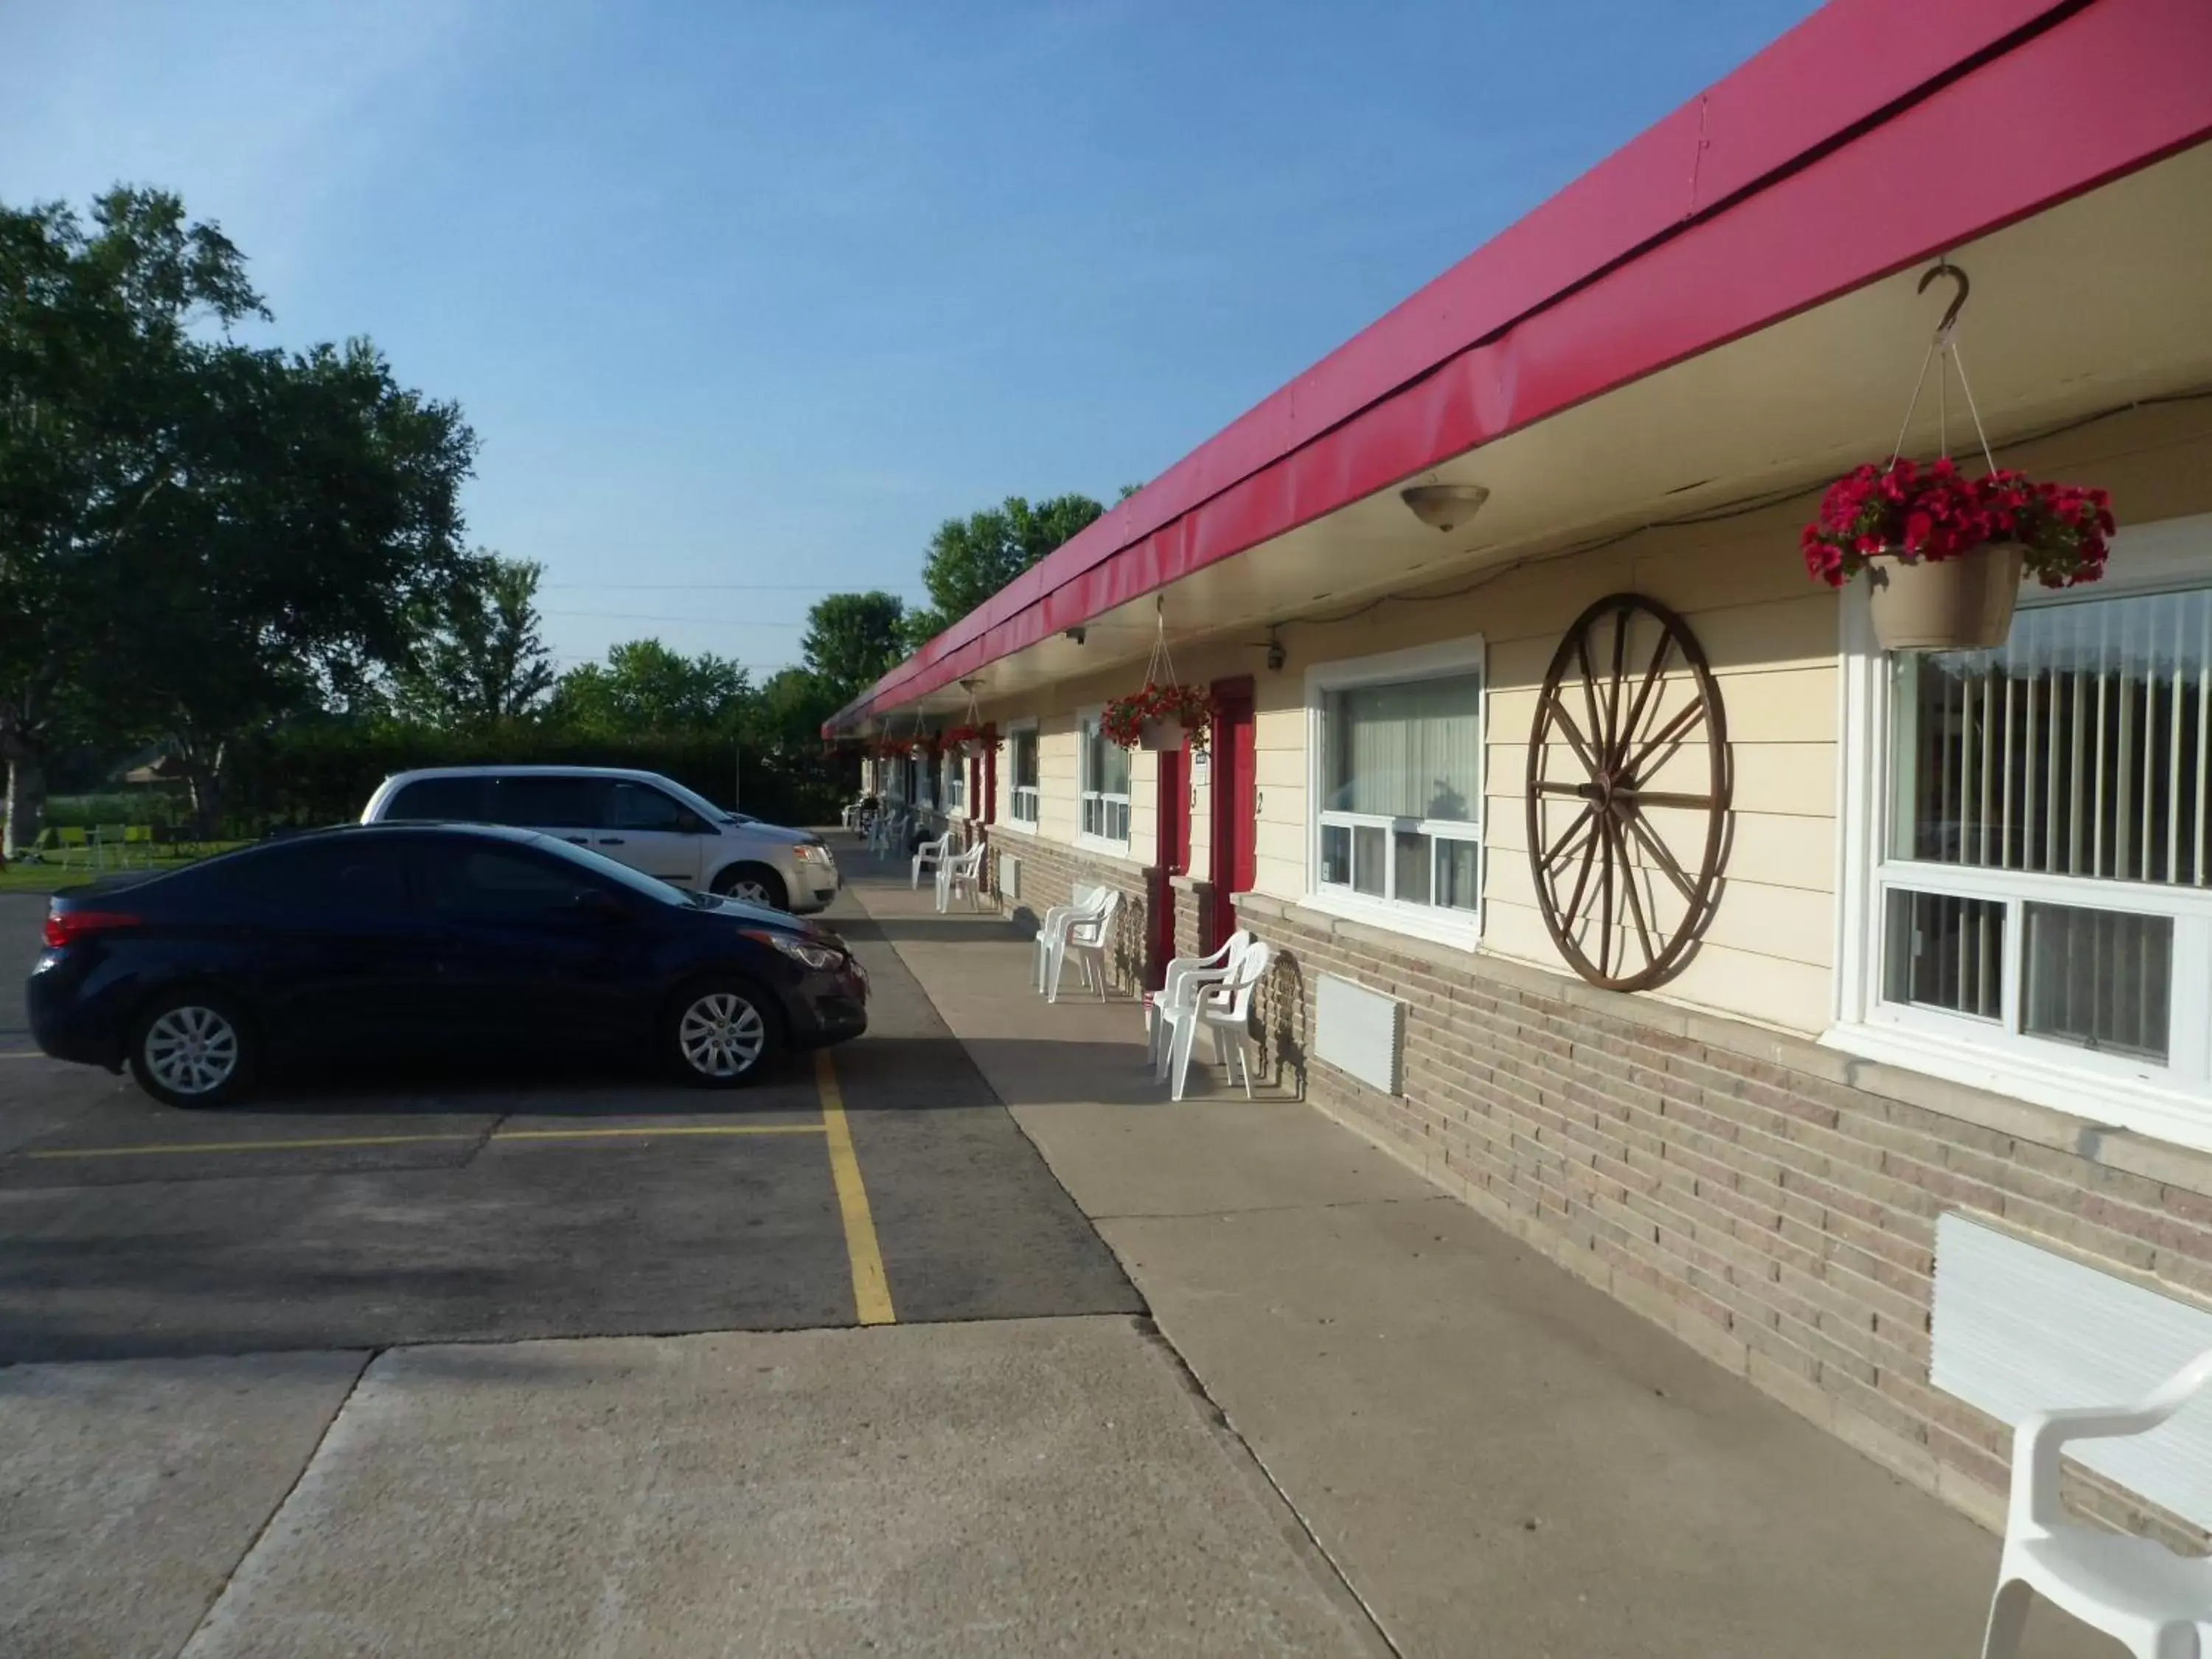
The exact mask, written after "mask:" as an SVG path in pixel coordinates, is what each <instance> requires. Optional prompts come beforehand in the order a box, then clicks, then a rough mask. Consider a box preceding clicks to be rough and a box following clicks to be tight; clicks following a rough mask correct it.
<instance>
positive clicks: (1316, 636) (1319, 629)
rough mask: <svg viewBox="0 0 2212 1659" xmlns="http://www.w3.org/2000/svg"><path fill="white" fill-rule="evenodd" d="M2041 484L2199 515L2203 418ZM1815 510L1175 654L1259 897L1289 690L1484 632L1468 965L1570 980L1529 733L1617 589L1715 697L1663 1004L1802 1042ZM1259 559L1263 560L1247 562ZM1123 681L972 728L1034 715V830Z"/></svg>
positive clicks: (1280, 835) (1288, 736)
mask: <svg viewBox="0 0 2212 1659" xmlns="http://www.w3.org/2000/svg"><path fill="white" fill-rule="evenodd" d="M2006 459H2007V461H2008V465H2019V466H2021V467H2024V468H2027V469H2028V470H2030V471H2034V472H2036V473H2038V474H2039V475H2043V476H2051V477H2063V478H2065V479H2067V480H2069V481H2070V482H2078V483H2101V484H2104V485H2106V487H2107V488H2109V489H2111V490H2112V494H2113V497H2114V501H2115V505H2116V507H2117V508H2118V513H2119V514H2120V517H2121V520H2122V522H2123V524H2129V523H2136V524H2142V523H2148V522H2152V521H2154V520H2158V519H2162V518H2169V517H2173V516H2177V515H2179V514H2183V513H2196V512H2203V511H2205V510H2207V509H2208V508H2212V410H2208V409H2207V408H2205V407H2204V406H2202V405H2197V404H2179V405H2172V406H2169V407H2166V408H2161V409H2154V410H2143V411H2140V412H2138V413H2136V414H2135V415H2131V416H2124V417H2121V418H2118V419H2115V420H2111V421H2106V422H2099V423H2097V424H2095V425H2093V426H2090V427H2087V428H2081V429H2080V430H2078V431H2075V432H2073V433H2069V434H2066V435H2062V436H2059V437H2057V438H2054V439H2052V440H2050V441H2045V442H2043V443H2040V444H2038V445H2033V446H2028V447H2023V448H2021V449H2017V450H2015V451H2014V452H2012V453H2009V454H2008V456H2007V457H2006ZM1813 500H1814V498H1813V497H1811V496H1810V495H1808V496H1803V497H1800V498H1797V499H1796V500H1793V501H1786V502H1784V503H1781V504H1779V505H1777V506H1775V507H1770V508H1767V509H1765V510H1762V511H1759V512H1757V513H1748V514H1746V515H1744V516H1741V517H1737V518H1734V519H1726V520H1718V521H1716V522H1713V523H1711V524H1706V525H1703V526H1677V527H1674V528H1668V529H1663V530H1654V531H1648V532H1640V533H1638V534H1636V535H1634V536H1632V537H1630V538H1626V539H1624V540H1622V541H1620V542H1618V543H1616V544H1613V545H1611V546H1609V547H1605V548H1601V549H1597V550H1591V551H1588V552H1584V553H1581V554H1577V555H1571V556H1557V557H1551V558H1547V559H1543V560H1541V561H1537V562H1530V563H1528V564H1524V565H1522V566H1520V567H1518V568H1512V569H1509V570H1505V571H1503V572H1500V573H1498V574H1492V575H1491V576H1488V577H1486V578H1483V577H1476V578H1470V579H1469V580H1468V583H1465V584H1462V585H1461V590H1460V591H1458V592H1455V593H1454V594H1452V595H1450V596H1449V597H1441V598H1438V597H1416V598H1413V599H1393V600H1389V601H1386V602H1384V603H1383V604H1382V605H1378V606H1374V607H1371V608H1370V609H1368V610H1366V611H1364V613H1363V614H1362V615H1360V616H1358V617H1352V618H1348V619H1346V620H1343V621H1340V622H1328V621H1322V622H1304V621H1293V622H1289V623H1284V624H1282V625H1281V628H1280V630H1279V633H1280V638H1281V641H1282V643H1283V645H1284V646H1285V649H1286V651H1287V653H1288V661H1287V663H1286V665H1285V668H1284V669H1283V671H1280V672H1276V673H1270V672H1268V671H1267V670H1266V669H1265V668H1264V667H1263V666H1261V665H1260V664H1259V663H1258V662H1256V661H1255V653H1254V652H1252V651H1250V650H1249V649H1246V648H1244V647H1242V646H1241V645H1237V644H1221V645H1218V646H1212V647H1208V646H1205V645H1198V644H1184V645H1178V647H1177V652H1176V658H1177V666H1178V667H1179V668H1180V669H1181V670H1182V674H1183V678H1186V679H1188V680H1192V681H1201V682H1202V681H1209V680H1212V679H1216V678H1230V677H1233V676H1238V675H1244V674H1249V675H1251V676H1252V677H1253V682H1254V690H1255V708H1256V715H1255V756H1256V761H1255V792H1256V796H1257V808H1258V818H1259V822H1258V824H1257V826H1256V829H1255V837H1254V844H1255V890H1257V891H1258V892H1260V893H1261V894H1263V895H1265V896H1270V897H1273V898H1278V899H1284V900H1289V901H1292V902H1297V901H1302V900H1304V899H1305V898H1306V897H1307V896H1308V895H1309V891H1310V889H1309V872H1308V869H1307V862H1308V857H1309V848H1310V830H1309V827H1308V808H1309V801H1308V776H1309V758H1308V756H1307V752H1306V742H1307V730H1308V714H1307V709H1306V672H1307V671H1308V670H1309V669H1310V668H1312V667H1313V666H1314V665H1317V664H1324V663H1331V662H1337V661H1342V660H1346V659H1356V658H1361V657H1367V656H1372V655H1375V654H1377V653H1383V652H1389V651H1397V650H1402V649H1406V648H1408V647H1416V646H1422V645H1430V644H1437V643H1441V642H1444V641H1455V640H1463V639H1466V638H1468V637H1470V636H1480V638H1481V639H1482V640H1483V641H1484V643H1485V647H1486V664H1487V676H1488V685H1489V699H1488V704H1487V730H1486V776H1485V784H1484V798H1485V814H1486V816H1485V829H1484V840H1485V843H1486V854H1485V858H1484V906H1485V908H1484V918H1483V926H1484V933H1483V948H1484V949H1485V950H1486V951H1491V952H1494V953H1496V954H1498V955H1499V956H1502V957H1508V958H1510V959H1513V960H1516V961H1520V962H1524V963H1530V964H1533V965H1535V966H1539V967H1543V968H1547V969H1555V970H1557V969H1563V968H1564V967H1565V963H1563V962H1562V961H1561V959H1560V957H1559V953H1558V951H1557V950H1556V949H1555V948H1554V946H1553V943H1552V941H1551V939H1550V937H1549V936H1548V934H1547V933H1546V931H1545V928H1544V925H1543V921H1542V917H1541V913H1540V911H1539V910H1538V908H1537V907H1536V903H1535V895H1534V887H1533V884H1532V878H1531V875H1530V871H1529V860H1528V848H1527V845H1526V842H1527V839H1528V836H1527V829H1526V826H1525V778H1526V775H1527V767H1528V748H1527V743H1528V732H1529V731H1530V729H1531V726H1532V724H1533V722H1534V714H1535V706H1536V699H1537V695H1538V690H1539V688H1540V687H1541V684H1542V682H1543V678H1544V675H1545V671H1546V670H1547V666H1548V665H1549V663H1550V660H1551V657H1552V654H1553V651H1554V650H1555V649H1557V647H1558V646H1559V641H1560V639H1561V637H1562V636H1563V635H1564V634H1565V630H1566V629H1567V628H1568V627H1569V625H1570V624H1571V623H1572V622H1573V621H1574V619H1575V618H1576V617H1577V616H1578V615H1579V614H1580V613H1581V611H1583V609H1584V608H1585V607H1586V606H1588V605H1590V604H1591V603H1592V602H1593V601H1595V600H1596V599H1600V598H1601V597H1602V596H1604V595H1606V594H1608V593H1612V592H1623V591H1626V592H1637V593H1641V594H1644V595H1646V596H1648V597H1650V598H1651V599H1656V600H1658V601H1659V602H1660V603H1662V604H1663V605H1668V607H1670V608H1671V609H1673V610H1674V611H1677V612H1679V613H1680V615H1681V616H1682V617H1683V618H1684V620H1685V621H1686V623H1688V625H1689V627H1690V629H1691V631H1692V633H1693V634H1694V635H1696V637H1697V639H1698V641H1699V643H1700V645H1701V646H1702V647H1703V648H1704V650H1705V655H1706V657H1707V659H1708V660H1709V661H1710V663H1711V666H1712V670H1713V672H1714V675H1715V678H1716V680H1717V684H1718V686H1719V689H1720V694H1721V697H1722V701H1723V707H1724V708H1725V711H1726V716H1727V720H1728V726H1729V740H1730V744H1731V747H1732V751H1733V761H1734V769H1735V817H1734V821H1733V823H1732V825H1731V827H1730V843H1729V854H1728V860H1727V864H1726V866H1725V883H1726V884H1725V886H1724V888H1723V896H1722V899H1721V902H1720V905H1719V908H1718V909H1717V912H1716V913H1715V915H1714V917H1713V919H1712V922H1711V927H1710V928H1709V929H1708V931H1707V933H1706V935H1705V941H1704V943H1703V945H1701V947H1700V948H1699V951H1698V952H1697V954H1696V955H1695V957H1693V958H1692V961H1691V963H1690V964H1689V966H1688V967H1687V968H1686V969H1685V970H1684V971H1683V972H1682V973H1681V974H1680V976H1679V977H1678V978H1676V979H1674V981H1671V982H1670V983H1669V984H1668V986H1666V987H1664V988H1663V989H1662V990H1661V991H1659V992H1656V993H1653V994H1654V995H1656V996H1657V997H1659V998H1660V999H1661V1000H1664V1001H1668V1002H1672V1003H1675V1004H1679V1005H1681V1006H1687V1007H1692V1008H1696V1009H1699V1010H1703V1011H1710V1012H1721V1013H1724V1014H1729V1015H1733V1016H1735V1017H1738V1018H1747V1019H1752V1020H1755V1021H1758V1022H1759V1023H1760V1024H1765V1025H1769V1026H1775V1027H1780V1028H1783V1029H1785V1030H1792V1031H1796V1032H1802V1033H1814V1032H1818V1031H1820V1030H1824V1029H1826V1026H1827V1024H1828V1023H1829V1020H1830V1018H1831V1012H1832V1008H1833V1006H1834V1000H1833V989H1832V972H1833V969H1834V967H1835V962H1834V957H1835V950H1836V913H1835V883H1836V870H1835V865H1836V854H1837V834H1836V818H1837V813H1838V799H1837V792H1838V763H1837V741H1838V728H1837V722H1838V696H1839V687H1838V667H1837V646H1838V601H1837V599H1836V597H1835V595H1833V594H1832V593H1831V592H1828V591H1826V589H1824V588H1820V587H1817V586H1814V585H1813V584H1812V582H1811V581H1810V580H1808V578H1807V576H1806V574H1805V572H1804V567H1803V565H1802V562H1800V560H1799V556H1798V552H1797V532H1798V529H1799V527H1800V526H1802V524H1803V523H1804V521H1805V519H1806V517H1807V515H1808V513H1809V512H1810V511H1811V509H1812V506H1813ZM1261 556H1262V557H1264V554H1263V555H1261ZM1138 674H1139V669H1138V668H1137V667H1136V666H1135V665H1124V666H1122V667H1121V668H1117V669H1114V670H1110V671H1104V672H1102V673H1100V674H1098V675H1095V676H1091V677H1089V678H1085V679H1084V680H1081V681H1076V682H1071V683H1068V684H1063V685H1060V686H1057V687H1054V688H1052V689H1051V690H1050V691H1049V692H1048V694H1044V695H1041V696H1036V697H1034V698H1032V699H1030V700H1029V701H1028V702H1024V703H1021V704H1006V705H1000V706H999V707H996V708H992V709H990V710H989V711H987V712H988V713H989V714H991V716H992V717H994V718H995V719H998V720H1000V721H1001V722H1002V723H1003V722H1004V721H1006V720H1009V719H1012V718H1015V717H1018V716H1022V715H1026V714H1041V715H1042V716H1043V726H1042V730H1043V734H1044V736H1043V742H1042V755H1041V759H1042V786H1043V793H1044V800H1043V808H1042V832H1043V833H1044V834H1045V835H1047V836H1051V837H1052V838H1054V839H1055V840H1058V841H1061V842H1073V839H1074V836H1075V830H1076V801H1075V793H1076V787H1077V785H1076V738H1075V713H1076V711H1077V710H1078V709H1080V708H1090V707H1094V706H1096V705H1097V703H1099V702H1103V701H1104V699H1105V698H1107V697H1108V696H1113V695H1115V694H1117V693H1119V692H1121V691H1126V690H1129V689H1131V687H1132V686H1133V684H1134V683H1135V679H1136V678H1137V675H1138ZM1156 778H1157V761H1156V758H1155V757H1152V756H1149V755H1144V754H1141V753H1140V754H1139V755H1137V756H1136V757H1133V766H1132V789H1131V797H1132V799H1131V806H1132V811H1131V818H1132V824H1131V836H1130V849H1129V850H1130V855H1131V856H1132V857H1133V859H1135V860H1138V861H1139V862H1140V863H1148V862H1150V861H1151V860H1152V855H1153V852H1154V848H1155V842H1154V838H1153V837H1154V833H1155V830H1154V824H1155V818H1154V812H1155V803H1156V793H1157V792H1156V782H1155V780H1156ZM1211 809H1212V799H1211V790H1210V789H1209V788H1200V789H1199V790H1197V791H1196V800H1195V803H1194V811H1193V813H1192V823H1191V852H1192V860H1191V870H1192V872H1193V873H1194V875H1197V876H1200V877H1204V876H1206V875H1207V874H1209V873H1210V872H1211V865H1210V862H1209V854H1210V848H1211V846H1212V810H1211Z"/></svg>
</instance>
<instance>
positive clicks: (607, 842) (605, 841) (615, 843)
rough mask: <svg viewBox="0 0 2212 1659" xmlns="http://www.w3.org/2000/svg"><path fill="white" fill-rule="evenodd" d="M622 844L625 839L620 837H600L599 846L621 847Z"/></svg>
mask: <svg viewBox="0 0 2212 1659" xmlns="http://www.w3.org/2000/svg"><path fill="white" fill-rule="evenodd" d="M622 844H623V838H622V837H621V836H600V837H599V845H600V846H602V847H619V846H621V845H622Z"/></svg>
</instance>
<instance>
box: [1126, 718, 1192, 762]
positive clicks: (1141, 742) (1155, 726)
mask: <svg viewBox="0 0 2212 1659" xmlns="http://www.w3.org/2000/svg"><path fill="white" fill-rule="evenodd" d="M1182 744H1183V728H1182V721H1181V720H1146V722H1145V723H1144V724H1143V725H1142V726H1139V727H1138V728H1137V747H1138V748H1139V749H1142V750H1148V751H1149V752H1151V753H1152V754H1156V755H1171V754H1173V753H1174V752H1175V751H1176V750H1178V749H1180V748H1182Z"/></svg>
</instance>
